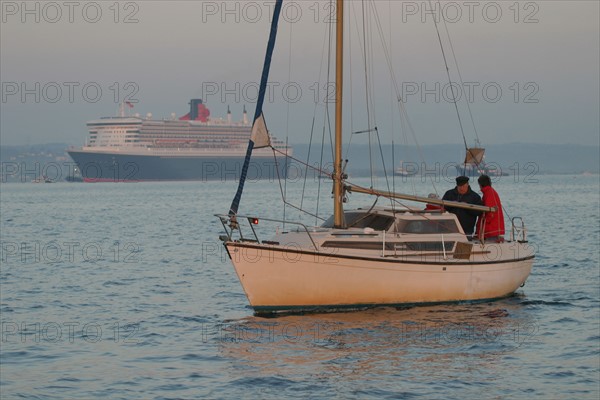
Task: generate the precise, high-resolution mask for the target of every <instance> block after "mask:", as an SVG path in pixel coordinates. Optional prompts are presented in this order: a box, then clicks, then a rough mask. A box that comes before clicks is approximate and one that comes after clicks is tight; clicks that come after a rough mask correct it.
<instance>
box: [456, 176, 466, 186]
mask: <svg viewBox="0 0 600 400" xmlns="http://www.w3.org/2000/svg"><path fill="white" fill-rule="evenodd" d="M465 183H469V177H467V176H459V177H457V178H456V185H457V186H462V185H464V184H465Z"/></svg>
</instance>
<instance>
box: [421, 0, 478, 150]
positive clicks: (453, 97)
mask: <svg viewBox="0 0 600 400" xmlns="http://www.w3.org/2000/svg"><path fill="white" fill-rule="evenodd" d="M429 8H430V9H431V10H433V5H432V4H431V0H429ZM432 19H433V25H434V26H435V31H436V32H437V37H438V41H439V42H440V49H441V50H442V57H443V58H444V64H445V65H446V74H447V75H448V83H449V84H450V92H451V93H452V102H453V103H454V108H455V109H456V116H457V117H458V124H459V125H460V132H461V133H462V137H463V141H464V143H465V149H467V148H468V147H469V146H467V139H466V138H465V130H464V129H463V124H462V120H461V119H460V113H459V112H458V104H457V103H456V95H455V94H454V86H453V85H452V78H450V68H448V60H447V59H446V52H445V51H444V45H443V44H442V37H441V36H440V30H439V29H438V24H437V21H436V20H435V15H434V16H433V18H432Z"/></svg>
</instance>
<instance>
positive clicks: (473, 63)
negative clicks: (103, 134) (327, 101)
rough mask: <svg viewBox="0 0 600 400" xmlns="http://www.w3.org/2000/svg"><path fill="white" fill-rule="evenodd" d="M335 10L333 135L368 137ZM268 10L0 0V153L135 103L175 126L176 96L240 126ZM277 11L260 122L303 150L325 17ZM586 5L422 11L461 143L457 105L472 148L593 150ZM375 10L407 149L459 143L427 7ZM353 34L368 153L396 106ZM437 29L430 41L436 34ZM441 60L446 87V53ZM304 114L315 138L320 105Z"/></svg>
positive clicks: (591, 41)
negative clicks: (342, 103)
mask: <svg viewBox="0 0 600 400" xmlns="http://www.w3.org/2000/svg"><path fill="white" fill-rule="evenodd" d="M347 3H348V9H349V18H348V19H347V21H348V23H347V28H348V30H350V31H351V32H352V33H353V35H352V36H351V39H350V42H347V47H348V48H349V49H350V50H351V56H348V60H349V62H348V65H347V66H346V74H347V75H346V76H348V77H350V76H351V79H352V82H353V84H352V86H350V85H349V84H347V85H346V89H345V90H346V94H347V95H348V96H350V94H351V95H352V101H351V103H352V105H353V107H354V108H353V110H354V111H353V114H352V115H351V117H352V118H351V119H350V113H347V116H348V118H347V123H346V128H347V129H348V130H349V129H350V128H352V129H353V130H361V129H366V128H367V127H368V124H367V122H366V120H365V118H366V117H365V115H366V113H365V105H364V102H363V99H364V92H365V84H364V63H363V61H362V58H361V57H360V54H361V53H360V51H361V50H360V49H361V46H362V43H361V45H360V46H359V40H358V36H357V34H356V32H357V25H362V16H361V14H360V13H358V14H357V15H355V14H353V13H352V11H360V9H361V7H362V3H361V2H359V1H358V0H354V1H348V2H347ZM435 3H436V2H434V4H435ZM273 4H274V2H272V1H262V0H261V1H256V2H254V1H132V2H125V1H123V2H115V1H96V2H89V1H72V2H62V1H58V2H36V1H31V2H21V1H2V2H1V11H2V21H1V28H0V29H1V30H0V34H1V38H0V45H1V49H0V51H1V54H0V56H1V57H0V67H1V69H0V74H1V81H2V99H1V103H0V105H1V115H0V129H1V137H2V144H3V145H14V144H35V143H49V142H66V143H69V144H75V145H78V144H82V143H83V142H84V140H85V138H86V134H87V129H86V126H85V123H86V121H88V120H91V119H95V118H98V117H100V116H110V115H114V114H115V113H116V111H117V109H118V103H119V102H120V101H122V100H124V99H128V100H130V101H132V102H133V103H135V107H134V108H133V110H132V112H139V113H142V114H146V113H147V112H152V113H153V118H164V117H169V116H170V115H171V113H176V114H177V115H178V116H181V115H183V114H185V113H186V112H187V111H188V105H187V103H188V101H189V99H190V98H204V99H205V101H206V103H207V106H208V107H209V109H210V110H211V113H212V117H225V114H226V111H227V106H228V105H230V106H231V110H232V112H233V113H234V118H235V119H239V118H241V110H242V107H243V106H244V104H245V105H247V108H248V111H249V112H250V114H252V113H253V111H254V104H255V98H256V85H257V84H256V82H258V80H259V77H260V72H261V68H262V62H263V56H264V51H265V46H266V40H267V37H268V31H269V21H270V12H271V10H272V6H273ZM284 4H286V6H285V7H284V18H283V20H282V22H281V26H280V32H279V37H278V43H277V46H276V50H275V51H276V55H275V59H274V65H273V71H272V75H271V79H270V81H271V82H272V86H271V91H270V94H271V96H270V97H269V98H268V99H267V104H266V105H265V114H266V118H267V123H268V126H269V128H270V130H271V131H272V132H274V133H275V135H277V136H279V137H281V138H284V139H285V137H286V136H289V141H290V142H291V143H307V142H308V139H309V136H310V127H311V122H312V117H313V114H314V109H315V105H314V100H315V97H317V98H320V99H321V100H322V98H324V97H325V95H326V93H327V91H326V87H325V86H324V83H323V82H324V76H325V71H326V64H325V62H324V61H323V59H322V50H323V47H324V38H325V33H326V29H327V26H326V24H325V23H324V21H326V20H327V19H328V18H329V15H330V8H329V6H328V2H327V1H317V0H303V1H296V2H294V1H289V2H287V3H286V2H285V1H284ZM599 4H600V2H598V1H522V2H516V1H495V2H494V1H483V2H479V1H464V2H463V1H457V2H442V3H441V5H437V6H436V7H438V8H437V9H436V10H437V11H436V12H437V14H436V15H439V13H440V12H441V13H442V14H443V15H444V16H445V17H446V19H447V21H448V23H447V24H446V26H447V27H448V30H449V32H450V37H451V39H452V44H453V46H454V50H455V53H456V57H457V59H458V63H459V66H460V72H461V74H462V79H463V81H464V82H465V83H466V86H465V87H463V88H462V89H461V91H460V92H459V94H460V95H461V99H460V102H459V105H460V111H461V117H462V118H463V122H464V124H465V133H466V135H467V140H468V141H472V140H473V138H474V134H473V128H472V126H471V123H470V119H469V116H468V112H467V109H466V105H465V101H464V100H465V98H466V97H468V98H469V99H470V100H471V101H472V102H471V103H470V106H471V110H472V113H473V117H474V119H475V123H476V126H477V130H478V131H479V136H480V139H481V141H482V143H483V144H498V143H510V142H535V143H554V144H561V143H575V144H583V145H598V144H599V140H600V139H599V136H600V132H599V131H600V123H599V119H600V117H599V108H600V105H599V96H600V95H599V93H600V83H599V80H600V68H599V59H600V56H599V48H600V44H599V36H600V29H599V15H600V8H599ZM375 5H376V7H377V10H378V16H379V22H380V24H381V25H380V26H381V30H382V31H383V35H384V37H385V40H386V41H387V42H388V45H389V49H390V52H391V58H392V64H393V71H394V75H395V77H396V79H397V82H398V87H399V90H400V92H401V94H403V97H404V99H405V106H406V109H407V110H408V113H409V117H410V121H411V123H412V125H413V126H414V128H415V131H416V133H417V135H418V141H419V143H420V144H422V145H426V144H434V143H461V142H462V137H461V135H460V129H459V127H458V123H457V119H456V115H455V111H454V108H453V107H454V106H453V104H452V102H451V99H452V96H451V90H450V87H449V86H448V81H447V77H446V75H445V68H444V62H443V59H442V55H441V52H440V46H439V44H438V39H437V34H436V31H435V27H434V24H433V15H432V14H429V13H427V9H428V8H429V7H428V2H425V1H398V0H391V1H388V0H380V1H376V2H375ZM369 7H370V6H369ZM370 15H371V16H372V17H373V16H374V13H373V12H372V11H371V12H370ZM367 25H368V26H369V27H370V29H369V32H370V34H369V41H372V42H373V43H375V44H374V46H373V49H374V50H373V56H374V59H375V60H374V61H372V62H371V63H370V71H371V73H370V74H371V78H373V79H372V81H373V82H374V83H373V86H372V88H373V92H374V93H375V94H376V99H374V100H373V102H372V107H371V108H370V111H371V116H372V117H373V116H374V121H375V122H376V124H377V126H378V127H379V131H380V133H381V135H382V139H383V140H384V141H388V142H389V140H390V139H391V137H392V135H394V137H395V140H396V142H399V141H401V139H398V135H399V134H398V133H392V132H394V129H396V128H398V126H399V125H400V122H399V120H398V119H397V116H394V114H393V113H392V111H393V110H395V109H397V106H396V105H395V104H394V101H393V99H394V95H393V92H392V89H391V86H390V84H389V79H388V78H389V70H388V68H387V63H386V59H385V57H384V55H383V52H382V51H381V46H380V45H379V44H378V43H379V33H378V27H377V24H375V23H374V22H373V18H372V19H371V22H367ZM439 26H440V29H441V33H442V35H443V36H445V28H444V25H443V24H440V25H439ZM360 40H361V41H362V39H360ZM290 49H291V52H290ZM445 50H446V56H447V57H448V60H449V62H450V71H451V73H452V74H453V76H452V79H453V81H456V82H458V81H459V80H458V76H457V75H456V67H455V66H454V63H453V60H452V52H451V50H450V46H449V44H448V43H447V41H445ZM290 61H291V62H290ZM320 74H321V78H319V76H320ZM379 78H385V79H386V81H383V80H382V82H380V81H379ZM319 79H321V80H320V82H321V83H320V84H319V83H317V82H319ZM467 95H468V96H467ZM347 104H350V99H349V98H348V99H347ZM348 109H349V107H348ZM316 118H317V126H318V127H319V128H318V132H319V135H320V132H321V131H322V126H323V122H322V121H323V110H322V106H319V107H317V112H316ZM355 140H357V141H359V142H360V141H364V140H365V138H364V137H358V138H356V139H355Z"/></svg>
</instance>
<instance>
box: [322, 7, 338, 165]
mask: <svg viewBox="0 0 600 400" xmlns="http://www.w3.org/2000/svg"><path fill="white" fill-rule="evenodd" d="M334 1H335V0H330V1H329V5H330V10H334V9H335V8H334V7H335V5H334ZM334 22H335V21H333V18H332V19H331V21H329V46H328V50H327V85H326V87H327V91H326V93H325V113H326V116H327V117H326V118H327V128H328V129H329V145H330V146H331V159H332V160H335V153H334V151H335V148H334V147H335V146H334V145H333V137H332V136H331V113H330V112H329V103H330V101H329V88H330V87H331V85H330V84H331V73H332V72H331V59H332V57H334V56H335V54H333V52H332V51H331V47H332V46H331V45H332V42H333V40H334V35H333V27H334V26H333V23H334ZM335 85H337V82H336V83H335V84H334V86H333V87H334V89H335V90H337V89H336V86H335ZM334 94H335V93H334ZM321 145H322V146H325V131H323V140H322V142H321ZM321 165H323V158H322V157H321Z"/></svg>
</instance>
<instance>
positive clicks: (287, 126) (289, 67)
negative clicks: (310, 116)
mask: <svg viewBox="0 0 600 400" xmlns="http://www.w3.org/2000/svg"><path fill="white" fill-rule="evenodd" d="M288 25H289V26H290V40H289V49H290V50H289V53H288V82H291V80H292V48H293V47H292V34H293V32H294V24H288ZM285 133H286V135H285V147H286V158H285V168H286V175H285V184H284V192H285V195H286V196H287V183H288V180H287V169H288V167H289V165H288V163H287V162H288V158H287V152H288V151H287V150H288V145H289V138H290V102H289V101H287V111H286V124H285ZM273 154H275V153H273ZM275 167H276V168H277V157H275ZM278 175H279V173H278ZM285 206H286V204H285V202H284V204H283V220H284V221H285V212H286V208H285ZM283 230H285V222H284V223H283Z"/></svg>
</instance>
